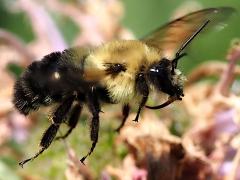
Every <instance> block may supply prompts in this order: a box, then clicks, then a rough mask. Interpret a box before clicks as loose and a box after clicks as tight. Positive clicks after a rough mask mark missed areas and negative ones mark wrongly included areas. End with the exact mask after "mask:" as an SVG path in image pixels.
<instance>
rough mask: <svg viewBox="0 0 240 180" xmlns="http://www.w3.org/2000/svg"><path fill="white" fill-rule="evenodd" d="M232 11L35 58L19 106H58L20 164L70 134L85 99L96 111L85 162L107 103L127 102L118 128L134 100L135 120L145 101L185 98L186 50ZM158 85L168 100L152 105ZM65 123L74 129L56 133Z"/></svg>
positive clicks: (21, 85)
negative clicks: (181, 61)
mask: <svg viewBox="0 0 240 180" xmlns="http://www.w3.org/2000/svg"><path fill="white" fill-rule="evenodd" d="M233 12H234V9H233V8H230V7H220V8H209V9H203V10H200V11H197V12H193V13H190V14H188V15H185V16H183V17H181V18H178V19H176V20H174V21H172V22H170V23H168V24H166V25H164V26H162V27H160V28H158V29H156V30H155V31H154V32H153V33H151V34H150V35H148V36H146V37H144V38H142V39H141V40H115V41H111V42H107V43H105V44H103V45H100V46H99V47H95V48H88V47H76V48H71V49H66V50H64V51H63V52H53V53H51V54H49V55H47V56H45V57H43V59H42V60H41V61H36V62H33V63H32V64H31V65H29V66H28V68H27V69H26V71H25V72H24V73H23V74H22V76H21V77H20V78H19V79H18V80H17V81H16V83H15V87H14V98H13V103H14V105H15V107H16V108H17V109H18V110H19V111H20V113H22V114H24V115H28V114H29V113H30V112H31V111H35V110H37V109H38V108H40V107H41V106H50V105H53V104H58V106H57V108H56V109H55V110H54V112H53V113H52V115H51V120H52V123H51V125H50V126H49V127H48V129H47V130H46V131H45V132H44V134H43V136H42V139H41V141H40V146H41V148H40V150H39V152H37V153H36V154H35V155H34V156H33V157H31V158H29V159H26V160H24V161H22V162H20V163H19V165H21V166H23V165H24V164H25V163H26V162H28V161H30V160H33V159H35V158H36V157H37V156H39V155H40V154H41V153H42V152H43V151H44V150H46V149H47V148H48V147H49V146H50V144H51V143H52V141H53V140H54V139H61V138H66V137H67V136H68V135H69V134H70V133H71V131H72V130H73V129H74V128H75V127H76V125H77V122H78V119H79V116H80V114H81V110H82V107H83V106H84V105H86V106H87V107H88V109H89V111H90V112H91V114H92V119H91V127H90V128H91V132H90V137H91V141H92V145H91V148H90V150H89V152H88V153H87V155H86V156H84V157H83V158H82V159H81V162H84V160H85V159H86V157H87V156H89V155H90V154H91V153H92V152H93V150H94V148H95V146H96V144H97V142H98V131H99V113H100V112H101V106H102V104H116V103H120V104H122V106H123V107H122V114H123V119H122V123H121V125H120V126H119V128H118V129H117V130H118V131H119V130H120V129H121V127H123V125H124V123H125V121H126V119H127V117H128V115H129V111H130V105H129V104H130V102H131V101H133V100H134V101H136V102H137V103H138V104H139V106H138V111H137V114H136V118H135V120H134V121H138V118H139V114H140V112H141V110H142V109H143V108H144V107H146V108H150V109H160V108H163V107H165V106H167V105H169V104H171V103H172V102H174V101H175V100H181V99H182V97H183V96H184V94H183V85H184V80H185V77H184V76H183V75H182V73H181V72H180V71H179V70H178V69H177V64H178V60H179V59H181V58H182V57H183V56H185V55H186V53H185V51H184V50H185V49H186V47H187V46H188V45H189V43H190V42H191V41H192V40H193V39H194V38H195V37H196V36H197V35H198V34H199V33H200V32H202V31H203V30H206V29H208V28H210V27H213V26H216V25H217V24H219V23H221V22H223V21H225V20H226V19H227V18H228V17H229V16H230V15H231V14H232V13H233ZM154 91H155V92H159V93H160V92H161V93H165V94H167V95H168V96H169V98H168V100H167V101H166V102H164V103H162V104H160V105H158V106H153V107H151V106H147V105H146V102H147V100H148V97H149V95H150V94H151V92H154ZM62 123H66V124H67V125H68V126H69V130H68V131H67V132H66V133H65V134H64V135H63V136H60V137H57V138H56V135H57V132H58V130H59V128H60V126H61V124H62Z"/></svg>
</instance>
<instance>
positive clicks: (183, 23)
mask: <svg viewBox="0 0 240 180" xmlns="http://www.w3.org/2000/svg"><path fill="white" fill-rule="evenodd" d="M234 11H235V10H234V9H233V8H231V7H220V8H209V9H203V10H200V11H197V12H193V13H190V14H187V15H185V16H183V17H181V18H178V19H176V20H174V21H172V22H170V23H168V24H166V25H164V26H162V27H160V28H158V29H156V30H155V31H154V32H153V33H151V34H150V35H148V36H146V37H144V38H143V39H142V41H143V42H145V43H146V44H147V45H149V46H152V47H155V48H157V49H158V50H159V51H160V52H161V53H162V55H163V57H166V58H168V59H173V58H174V57H175V54H176V53H177V51H178V50H179V49H180V48H181V47H182V45H183V44H184V43H186V42H187V41H188V40H189V39H190V38H191V36H193V35H194V33H195V32H197V31H198V30H199V28H201V26H203V25H204V24H205V23H206V22H207V21H209V23H208V24H207V26H206V28H204V30H205V29H209V28H211V27H214V26H217V25H221V23H223V22H224V21H225V20H226V19H227V18H228V17H229V16H230V15H231V14H232V13H233V12H234Z"/></svg>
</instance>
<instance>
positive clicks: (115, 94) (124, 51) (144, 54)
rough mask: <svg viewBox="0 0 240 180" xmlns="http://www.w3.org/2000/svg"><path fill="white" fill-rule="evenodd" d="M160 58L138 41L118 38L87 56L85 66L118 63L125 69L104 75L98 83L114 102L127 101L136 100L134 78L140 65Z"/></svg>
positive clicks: (102, 67)
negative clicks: (115, 73) (114, 74)
mask: <svg viewBox="0 0 240 180" xmlns="http://www.w3.org/2000/svg"><path fill="white" fill-rule="evenodd" d="M159 59H160V54H159V53H158V52H157V51H155V50H154V49H152V48H149V47H148V46H147V45H146V44H144V43H142V42H140V41H135V40H131V41H129V40H128V41H127V40H119V41H113V42H109V43H106V44H104V45H102V46H100V47H98V48H97V49H96V50H94V52H93V53H91V55H90V56H89V57H88V58H87V60H86V65H85V66H86V67H91V68H92V69H101V70H103V71H104V70H105V68H106V67H105V66H104V64H107V63H119V64H124V65H125V66H126V71H124V72H120V73H119V74H118V75H117V76H115V77H112V76H111V75H106V76H105V77H104V78H103V79H101V81H100V84H101V85H102V86H104V87H106V88H107V90H108V92H109V94H110V97H111V98H112V99H113V100H114V101H115V102H121V103H128V102H130V101H132V100H137V101H138V96H137V94H136V90H135V78H136V74H137V73H138V71H139V69H140V67H141V66H144V67H145V68H147V67H149V65H150V64H152V63H154V62H156V61H157V60H159Z"/></svg>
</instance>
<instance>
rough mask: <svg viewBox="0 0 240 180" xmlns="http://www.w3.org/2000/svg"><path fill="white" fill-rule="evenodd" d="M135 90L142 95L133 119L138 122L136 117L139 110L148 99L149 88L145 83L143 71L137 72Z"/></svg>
mask: <svg viewBox="0 0 240 180" xmlns="http://www.w3.org/2000/svg"><path fill="white" fill-rule="evenodd" d="M136 90H137V91H138V92H139V93H140V94H141V95H142V96H143V97H142V100H141V102H140V104H139V107H138V111H137V115H136V117H135V119H134V120H133V121H135V122H138V118H139V115H140V112H141V110H142V108H143V107H144V106H145V104H146V102H147V100H148V95H149V88H148V85H147V81H146V79H145V77H144V74H143V73H139V74H138V75H137V78H136Z"/></svg>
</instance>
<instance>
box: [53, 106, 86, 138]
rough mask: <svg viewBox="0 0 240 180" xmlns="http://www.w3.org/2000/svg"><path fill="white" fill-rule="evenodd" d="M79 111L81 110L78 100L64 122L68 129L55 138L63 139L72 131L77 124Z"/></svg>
mask: <svg viewBox="0 0 240 180" xmlns="http://www.w3.org/2000/svg"><path fill="white" fill-rule="evenodd" d="M81 111H82V104H81V103H79V102H78V103H77V104H76V105H75V106H74V107H73V109H72V111H71V114H70V117H69V119H68V121H67V122H66V123H67V125H68V126H69V129H68V131H67V132H66V133H65V134H64V135H62V136H58V137H56V138H55V140H60V139H65V138H67V137H68V136H69V134H70V133H71V132H72V130H73V129H74V128H75V127H76V126H77V123H78V120H79V117H80V115H81Z"/></svg>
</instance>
